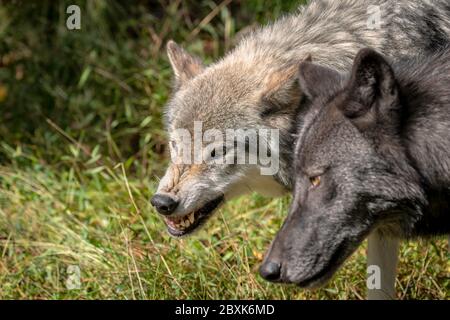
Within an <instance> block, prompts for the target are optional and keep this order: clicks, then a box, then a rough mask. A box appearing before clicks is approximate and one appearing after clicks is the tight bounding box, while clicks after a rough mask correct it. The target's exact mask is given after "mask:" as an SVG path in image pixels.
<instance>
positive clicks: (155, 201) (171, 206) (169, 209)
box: [150, 194, 179, 215]
mask: <svg viewBox="0 0 450 320" xmlns="http://www.w3.org/2000/svg"><path fill="white" fill-rule="evenodd" d="M150 203H151V204H152V206H153V207H155V209H156V211H158V212H159V213H160V214H162V215H170V214H172V213H173V212H174V211H175V209H176V208H177V207H178V203H179V202H178V201H177V200H176V199H174V198H172V197H171V196H169V195H165V194H155V195H154V196H153V197H152V199H151V200H150Z"/></svg>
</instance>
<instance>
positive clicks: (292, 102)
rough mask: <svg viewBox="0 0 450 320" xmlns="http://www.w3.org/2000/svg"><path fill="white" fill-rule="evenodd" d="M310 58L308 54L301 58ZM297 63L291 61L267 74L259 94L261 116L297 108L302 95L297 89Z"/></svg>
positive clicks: (284, 112) (282, 112)
mask: <svg viewBox="0 0 450 320" xmlns="http://www.w3.org/2000/svg"><path fill="white" fill-rule="evenodd" d="M311 60H312V57H311V55H310V54H309V55H307V56H306V58H304V59H303V61H311ZM299 64H300V62H298V63H293V64H290V65H287V66H284V67H283V68H281V69H278V70H276V71H272V72H271V73H270V74H268V76H267V77H266V81H265V83H264V88H263V91H262V94H261V102H262V105H263V109H262V111H261V116H262V117H266V116H272V115H276V114H286V112H288V109H295V108H297V106H298V104H299V103H300V100H301V97H302V93H301V92H300V90H298V76H297V72H298V66H299Z"/></svg>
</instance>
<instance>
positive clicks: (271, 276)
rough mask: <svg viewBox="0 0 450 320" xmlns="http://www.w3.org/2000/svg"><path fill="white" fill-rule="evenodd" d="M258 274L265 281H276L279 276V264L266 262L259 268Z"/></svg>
mask: <svg viewBox="0 0 450 320" xmlns="http://www.w3.org/2000/svg"><path fill="white" fill-rule="evenodd" d="M259 274H260V275H261V277H263V278H264V279H266V280H267V281H278V280H280V275H281V263H278V262H274V261H270V260H269V261H266V262H264V263H263V264H262V265H261V267H260V268H259Z"/></svg>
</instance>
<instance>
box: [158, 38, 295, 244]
mask: <svg viewBox="0 0 450 320" xmlns="http://www.w3.org/2000/svg"><path fill="white" fill-rule="evenodd" d="M167 52H168V56H169V60H170V62H171V65H172V68H173V70H174V74H175V79H174V93H173V96H172V98H171V99H170V101H169V102H168V104H167V106H166V112H165V120H166V126H167V131H168V134H169V140H170V141H169V144H170V151H171V158H172V161H171V163H170V165H169V168H168V169H167V171H166V174H165V175H164V177H163V178H162V180H161V181H160V184H159V187H158V191H157V193H156V194H155V195H154V196H153V198H152V200H151V203H152V205H153V206H154V207H155V208H156V210H157V211H158V212H159V213H161V214H162V215H164V220H165V222H166V224H167V227H168V231H169V233H170V234H171V235H174V236H183V235H186V234H188V233H190V232H191V231H193V230H195V229H196V228H197V227H198V226H200V225H201V224H202V223H203V222H204V221H206V219H207V218H208V217H210V215H211V213H212V212H214V211H215V209H216V208H217V207H218V206H220V204H222V203H223V201H224V200H226V199H229V198H231V197H234V196H237V195H241V194H243V193H245V192H250V191H258V192H262V193H263V194H268V195H280V194H282V193H284V191H285V186H286V185H287V184H288V181H287V179H288V177H285V176H283V175H280V174H278V172H276V171H279V170H284V169H285V168H284V167H283V166H286V167H287V165H286V164H283V163H280V164H279V166H281V167H280V168H277V167H276V166H275V167H273V165H274V164H276V160H277V159H276V158H279V157H283V156H284V155H283V154H286V153H289V154H290V156H291V157H292V153H293V152H292V150H293V146H292V143H291V145H290V146H289V145H288V144H289V142H288V140H289V141H291V140H292V139H291V137H290V136H291V132H290V131H289V130H290V129H291V127H293V118H294V113H295V109H296V108H297V106H298V104H299V102H300V93H299V90H298V84H297V70H298V64H296V65H292V64H290V65H289V64H286V65H282V64H281V67H280V63H278V64H276V65H277V67H276V68H274V67H273V66H271V65H273V64H271V63H270V62H268V61H267V59H266V60H264V59H262V58H260V57H258V56H256V55H253V54H251V53H249V54H246V55H239V54H234V55H229V56H228V57H226V58H225V59H223V60H221V61H219V62H218V63H216V64H213V65H211V66H209V67H205V66H204V65H203V64H202V62H201V61H200V60H199V59H198V58H196V57H194V56H192V55H190V54H188V53H187V52H186V51H185V50H184V49H182V48H181V47H179V46H178V45H176V44H175V43H174V42H172V41H171V42H169V43H168V45H167ZM230 129H231V130H237V131H236V132H237V133H238V134H237V138H238V139H237V140H240V142H241V143H242V144H243V145H244V149H241V150H243V152H241V153H240V154H238V155H242V154H243V153H249V149H251V148H252V147H256V149H257V150H256V149H255V150H254V152H253V153H255V152H257V153H258V156H260V155H261V153H260V152H259V151H260V150H259V149H260V148H261V147H262V146H264V145H265V146H266V147H267V153H266V154H267V155H270V157H271V159H272V160H273V161H272V163H269V164H267V163H266V164H264V165H262V164H261V163H260V162H259V161H260V160H261V159H258V162H257V163H249V162H246V163H237V162H236V161H233V159H234V160H236V157H237V156H238V155H237V154H236V153H237V152H230V150H232V149H233V148H236V146H237V145H238V144H239V141H230V139H228V136H227V131H228V130H230ZM262 129H267V130H272V129H276V130H279V141H278V142H279V144H280V145H279V146H275V145H274V144H272V142H274V141H275V140H272V138H273V136H271V133H270V134H268V135H267V139H265V138H264V137H262V136H261V135H259V134H260V133H261V132H260V131H261V130H262ZM239 130H243V131H244V133H243V134H242V133H239ZM255 131H256V132H257V134H258V137H256V140H252V137H245V138H244V139H242V138H243V137H242V136H245V133H246V132H255ZM207 132H208V133H211V132H212V133H213V134H209V137H205V135H208V134H207ZM199 135H200V136H202V135H203V139H202V140H201V141H200V142H198V141H197V140H196V139H198V138H199ZM211 136H213V137H214V138H212V139H211ZM269 136H271V137H270V138H269ZM253 138H255V137H253ZM194 140H196V141H194ZM261 142H264V143H261ZM275 142H276V141H275ZM278 142H276V143H278ZM193 146H200V147H201V148H197V149H196V150H195V148H194V147H193ZM181 149H183V151H181ZM200 149H201V150H200ZM199 150H200V151H199ZM199 154H201V157H202V159H203V161H202V160H201V159H199V158H198V157H199ZM187 158H190V160H191V162H189V161H185V160H186V159H187ZM218 158H220V159H226V161H225V163H220V161H216V160H217V159H218ZM194 159H197V160H200V161H194ZM262 166H266V167H272V169H275V171H274V172H272V174H268V175H265V174H261V170H260V169H261V167H262ZM278 169H279V170H278Z"/></svg>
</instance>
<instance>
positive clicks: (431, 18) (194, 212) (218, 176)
mask: <svg viewBox="0 0 450 320" xmlns="http://www.w3.org/2000/svg"><path fill="white" fill-rule="evenodd" d="M370 6H377V8H379V10H380V15H379V17H380V18H381V21H380V26H379V27H375V28H372V27H370V28H369V26H368V21H369V20H370V18H371V14H370V12H368V8H369V7H370ZM449 34H450V8H449V4H448V1H447V0H436V1H408V0H400V1H389V0H375V1H369V0H323V1H319V0H315V1H310V2H309V4H307V5H306V6H304V7H302V8H300V9H299V11H298V12H297V13H295V14H292V15H288V16H286V17H284V18H281V19H280V20H278V21H276V22H274V23H273V24H269V25H268V26H265V27H263V28H260V29H259V30H257V31H255V32H252V33H251V34H249V35H248V36H246V37H245V38H244V39H242V40H241V41H240V43H239V44H238V45H237V47H236V48H234V49H233V50H232V51H231V52H229V53H228V54H227V55H226V56H225V57H223V58H222V59H220V60H219V61H217V62H216V63H213V64H212V65H210V66H205V65H204V64H203V63H202V62H201V60H200V59H199V58H198V57H195V56H193V55H191V54H189V53H187V52H186V51H185V50H184V49H183V48H181V47H180V46H178V45H177V44H175V43H174V42H173V41H170V42H169V43H168V45H167V53H168V56H169V60H170V62H171V65H172V68H173V71H174V85H173V88H174V89H173V95H172V97H171V99H170V101H169V102H168V104H167V106H166V109H165V122H166V127H167V131H168V135H169V140H170V143H169V144H170V150H171V157H172V159H173V160H172V161H171V163H170V165H169V167H168V169H167V171H166V173H165V175H164V176H163V178H162V179H161V181H160V184H159V187H158V190H157V192H156V193H155V195H154V196H153V198H152V200H151V203H152V205H153V206H154V207H155V208H156V210H157V211H158V212H159V213H160V214H161V215H162V216H163V217H164V221H165V222H166V224H167V229H168V232H169V233H170V234H171V235H173V236H177V237H178V236H184V235H188V234H190V233H191V232H193V231H195V230H197V229H198V227H199V226H201V225H202V224H204V223H205V222H206V221H207V220H208V218H210V217H211V216H212V215H213V213H214V212H215V211H216V209H217V208H218V207H219V206H220V205H222V204H223V203H224V202H225V201H227V200H229V199H231V198H233V197H236V196H240V195H243V194H245V193H248V192H253V191H256V192H260V193H262V194H263V195H268V196H279V195H282V194H285V193H286V192H287V191H289V190H291V189H292V185H293V181H292V174H291V167H292V161H293V154H294V144H295V134H296V130H297V121H301V113H302V105H303V104H304V103H303V102H304V99H305V97H304V95H303V94H302V93H301V92H300V91H299V90H298V85H297V69H298V65H299V63H300V62H301V61H302V60H305V59H307V58H308V57H309V56H311V57H312V58H313V59H314V61H315V62H317V63H320V64H322V65H324V66H328V67H330V68H333V69H336V70H338V71H342V72H344V71H346V70H348V68H350V67H351V64H352V61H353V58H354V56H355V55H356V53H357V52H358V50H360V49H362V48H364V47H368V46H369V47H373V48H376V49H378V50H380V52H382V53H384V54H386V55H388V56H402V55H408V54H411V53H415V52H418V51H432V50H436V49H437V48H439V47H441V46H442V45H443V44H444V43H445V42H447V41H448V38H449ZM299 115H300V116H299ZM298 119H300V120H298ZM195 121H198V122H201V123H202V124H203V126H202V127H203V130H209V129H213V128H214V129H218V130H220V131H224V130H226V129H228V128H232V129H237V128H242V129H261V128H269V129H273V128H276V129H278V130H279V136H280V140H279V147H278V151H277V152H276V154H274V156H277V157H278V158H279V170H278V172H277V173H276V174H273V175H272V176H266V175H261V174H260V171H259V168H258V166H257V165H217V164H211V163H195V164H183V163H180V161H175V159H177V158H178V157H179V155H178V154H177V149H178V148H179V146H180V145H183V144H184V143H185V142H183V141H181V140H180V139H177V137H176V135H174V134H173V133H174V132H175V131H176V130H177V129H180V128H183V129H186V130H188V131H189V132H191V133H193V131H194V122H195ZM217 149H218V150H220V149H222V146H220V145H218V146H217ZM211 153H213V152H211ZM393 250H394V251H395V245H394V246H393ZM376 263H378V264H381V262H380V261H377V262H376ZM385 274H389V272H388V271H386V272H385Z"/></svg>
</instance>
